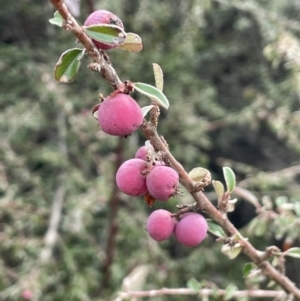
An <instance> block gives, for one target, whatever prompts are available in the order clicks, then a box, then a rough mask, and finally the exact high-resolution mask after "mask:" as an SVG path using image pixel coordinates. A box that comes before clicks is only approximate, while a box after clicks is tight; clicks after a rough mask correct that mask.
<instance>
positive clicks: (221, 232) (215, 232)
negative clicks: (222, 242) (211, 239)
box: [206, 219, 226, 237]
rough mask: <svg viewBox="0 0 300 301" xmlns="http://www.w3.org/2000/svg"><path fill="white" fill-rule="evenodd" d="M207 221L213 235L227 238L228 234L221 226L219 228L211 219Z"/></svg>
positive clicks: (209, 230)
mask: <svg viewBox="0 0 300 301" xmlns="http://www.w3.org/2000/svg"><path fill="white" fill-rule="evenodd" d="M206 221H207V224H208V232H210V233H212V234H213V235H215V236H217V237H226V234H225V232H224V230H223V229H222V228H221V226H219V225H218V224H216V223H215V222H213V221H212V220H210V219H207V220H206Z"/></svg>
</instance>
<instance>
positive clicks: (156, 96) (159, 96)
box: [133, 83, 169, 109]
mask: <svg viewBox="0 0 300 301" xmlns="http://www.w3.org/2000/svg"><path fill="white" fill-rule="evenodd" d="M133 86H134V88H135V90H137V91H138V92H140V93H141V94H144V95H146V96H148V97H149V98H150V99H151V100H153V101H155V102H157V103H158V104H159V105H160V106H162V107H164V108H165V109H168V108H169V101H168V99H167V98H166V96H165V95H164V94H163V93H162V92H161V91H160V90H158V89H157V88H155V87H153V86H151V85H148V84H144V83H134V84H133Z"/></svg>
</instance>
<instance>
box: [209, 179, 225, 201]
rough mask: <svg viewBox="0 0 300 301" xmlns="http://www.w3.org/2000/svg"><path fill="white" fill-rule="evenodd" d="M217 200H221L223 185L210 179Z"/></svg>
mask: <svg viewBox="0 0 300 301" xmlns="http://www.w3.org/2000/svg"><path fill="white" fill-rule="evenodd" d="M212 184H213V186H214V189H215V191H216V194H217V196H218V200H221V199H222V197H223V195H224V185H223V184H222V183H221V182H220V181H212Z"/></svg>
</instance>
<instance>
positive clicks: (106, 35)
mask: <svg viewBox="0 0 300 301" xmlns="http://www.w3.org/2000/svg"><path fill="white" fill-rule="evenodd" d="M83 28H84V30H85V32H86V34H87V35H88V36H89V37H90V38H91V39H93V40H95V41H98V42H102V43H104V44H107V45H120V44H123V43H124V42H125V39H126V33H125V31H124V30H123V29H122V28H121V27H119V26H117V25H114V24H99V25H91V26H84V27H83Z"/></svg>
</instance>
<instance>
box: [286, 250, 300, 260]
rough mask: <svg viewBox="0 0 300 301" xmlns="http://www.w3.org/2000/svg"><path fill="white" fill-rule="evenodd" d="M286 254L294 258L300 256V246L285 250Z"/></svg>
mask: <svg viewBox="0 0 300 301" xmlns="http://www.w3.org/2000/svg"><path fill="white" fill-rule="evenodd" d="M284 255H286V256H290V257H294V258H300V248H290V249H288V250H287V251H285V252H284Z"/></svg>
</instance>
